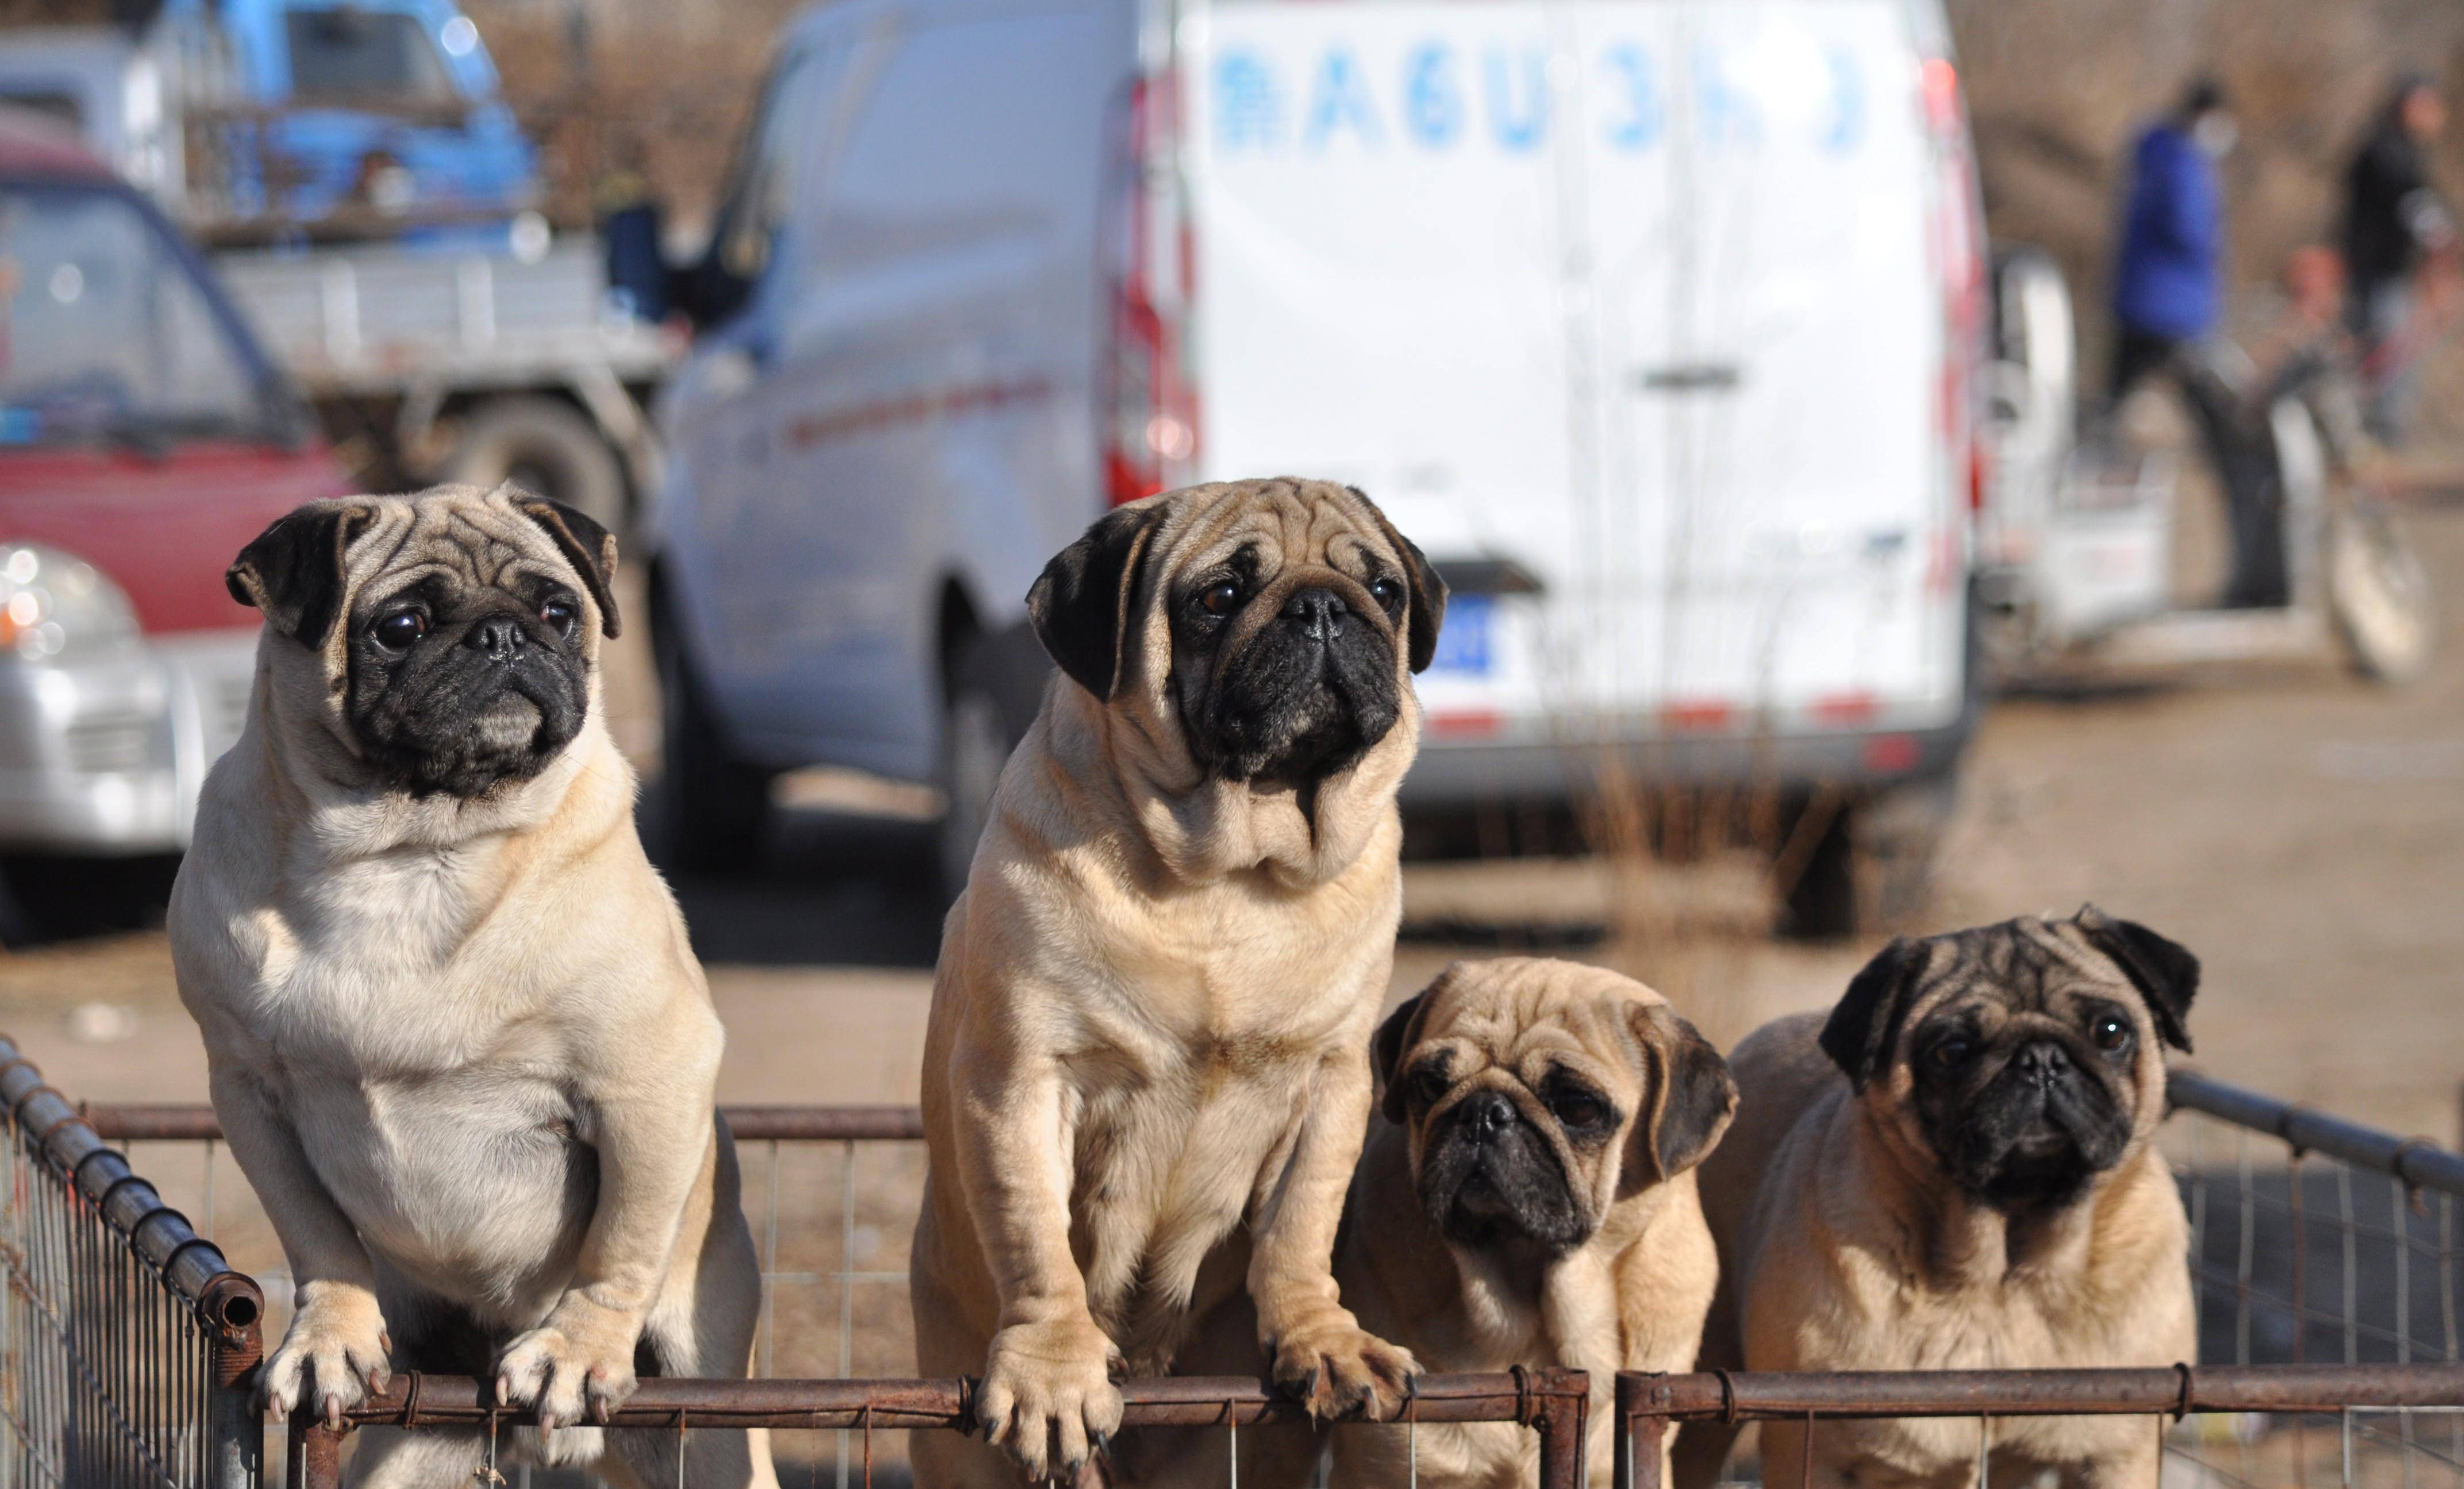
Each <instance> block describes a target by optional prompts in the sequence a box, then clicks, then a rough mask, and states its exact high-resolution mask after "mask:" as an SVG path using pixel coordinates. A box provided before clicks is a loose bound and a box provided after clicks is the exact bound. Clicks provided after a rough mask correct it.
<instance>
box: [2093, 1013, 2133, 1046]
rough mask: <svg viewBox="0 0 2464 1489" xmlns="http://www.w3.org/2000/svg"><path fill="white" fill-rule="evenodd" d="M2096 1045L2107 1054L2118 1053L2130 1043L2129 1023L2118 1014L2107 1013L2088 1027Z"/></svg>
mask: <svg viewBox="0 0 2464 1489" xmlns="http://www.w3.org/2000/svg"><path fill="white" fill-rule="evenodd" d="M2088 1034H2089V1036H2090V1037H2091V1038H2093V1039H2094V1040H2096V1047H2097V1048H2099V1049H2101V1050H2102V1051H2104V1052H2105V1053H2106V1054H2108V1055H2112V1054H2119V1053H2120V1052H2121V1051H2123V1049H2125V1048H2127V1047H2128V1046H2129V1044H2130V1025H2129V1024H2128V1023H2127V1022H2126V1021H2124V1020H2123V1018H2122V1017H2121V1016H2120V1015H2119V1014H2107V1015H2105V1016H2104V1017H2103V1018H2099V1019H2098V1020H2097V1021H2096V1022H2095V1023H2094V1024H2093V1025H2091V1026H2090V1027H2089V1029H2088Z"/></svg>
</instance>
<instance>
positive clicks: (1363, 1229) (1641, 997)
mask: <svg viewBox="0 0 2464 1489" xmlns="http://www.w3.org/2000/svg"><path fill="white" fill-rule="evenodd" d="M1373 1059H1374V1061H1375V1064H1376V1067H1377V1074H1378V1079H1379V1081H1380V1082H1381V1084H1383V1086H1384V1089H1385V1094H1384V1097H1383V1099H1382V1101H1381V1103H1380V1106H1379V1108H1378V1111H1379V1116H1378V1118H1377V1119H1376V1120H1374V1121H1373V1122H1372V1123H1371V1124H1370V1132H1369V1141H1368V1145H1367V1147H1366V1148H1365V1149H1364V1150H1362V1152H1361V1155H1360V1168H1359V1171H1357V1172H1355V1173H1354V1174H1353V1180H1352V1197H1351V1202H1350V1204H1349V1205H1348V1206H1347V1208H1346V1210H1345V1214H1344V1229H1343V1237H1342V1239H1341V1241H1340V1242H1339V1243H1338V1244H1337V1247H1336V1251H1335V1264H1334V1276H1335V1281H1337V1282H1338V1283H1339V1284H1341V1286H1342V1288H1343V1296H1344V1297H1345V1299H1347V1300H1348V1301H1349V1302H1350V1303H1351V1304H1352V1306H1353V1310H1354V1311H1355V1312H1356V1313H1357V1314H1358V1315H1359V1318H1360V1322H1361V1323H1362V1324H1363V1325H1365V1326H1367V1327H1369V1328H1372V1329H1375V1331H1376V1332H1377V1333H1378V1334H1380V1335H1381V1336H1383V1337H1385V1338H1388V1339H1392V1340H1394V1341H1395V1342H1396V1343H1397V1344H1399V1345H1403V1346H1405V1347H1408V1348H1410V1349H1411V1351H1412V1354H1413V1357H1414V1358H1415V1359H1417V1360H1418V1361H1419V1363H1420V1365H1421V1366H1422V1367H1423V1368H1425V1369H1434V1370H1447V1371H1457V1370H1503V1369H1509V1368H1511V1367H1513V1366H1515V1365H1535V1366H1545V1365H1559V1366H1566V1367H1569V1368H1571V1369H1580V1370H1588V1371H1590V1372H1591V1380H1592V1388H1593V1392H1594V1397H1595V1399H1594V1401H1593V1403H1592V1414H1591V1439H1592V1440H1591V1444H1590V1453H1589V1459H1590V1463H1591V1478H1592V1481H1593V1482H1594V1483H1595V1484H1600V1485H1605V1484H1607V1483H1608V1482H1609V1481H1610V1478H1611V1470H1612V1468H1613V1463H1614V1460H1613V1457H1612V1455H1611V1452H1610V1437H1611V1434H1612V1430H1613V1421H1612V1418H1611V1415H1610V1412H1609V1405H1610V1401H1609V1397H1610V1390H1611V1386H1612V1384H1613V1382H1614V1381H1615V1379H1616V1375H1617V1371H1619V1370H1672V1371H1673V1370H1684V1369H1691V1368H1692V1366H1693V1362H1694V1356H1695V1351H1696V1348H1697V1347H1698V1346H1699V1345H1700V1343H1701V1341H1702V1335H1703V1318H1704V1314H1705V1312H1706V1311H1707V1310H1708V1309H1709V1308H1710V1306H1711V1293H1712V1289H1713V1287H1714V1285H1715V1283H1716V1282H1717V1281H1718V1275H1719V1267H1718V1261H1717V1259H1716V1258H1715V1256H1714V1254H1713V1251H1712V1246H1711V1232H1710V1228H1709V1226H1708V1225H1706V1224H1705V1221H1704V1219H1703V1207H1702V1204H1701V1201H1700V1200H1699V1198H1698V1197H1697V1195H1696V1193H1695V1188H1694V1166H1695V1165H1696V1164H1697V1163H1699V1162H1701V1161H1702V1159H1703V1156H1704V1154H1705V1153H1707V1152H1709V1151H1710V1150H1711V1149H1712V1146H1713V1145H1714V1144H1716V1143H1718V1142H1719V1140H1720V1134H1721V1133H1722V1132H1724V1131H1726V1130H1727V1126H1728V1120H1729V1118H1730V1116H1731V1115H1732V1114H1733V1113H1734V1112H1735V1110H1736V1106H1737V1087H1736V1084H1735V1083H1734V1082H1733V1081H1731V1080H1729V1078H1728V1067H1727V1063H1726V1062H1723V1061H1722V1060H1721V1059H1720V1056H1719V1052H1718V1051H1716V1050H1714V1049H1713V1048H1712V1047H1711V1046H1710V1044H1709V1043H1708V1042H1707V1041H1706V1040H1704V1038H1703V1037H1702V1036H1701V1035H1700V1034H1697V1033H1696V1032H1695V1031H1694V1026H1693V1025H1691V1024H1689V1023H1687V1022H1686V1021H1685V1020H1684V1019H1683V1018H1679V1017H1677V1015H1676V1013H1675V1012H1674V1011H1672V1010H1671V1009H1670V1008H1669V1006H1668V1003H1667V1000H1666V999H1664V998H1662V997H1661V996H1660V995H1659V994H1657V993H1655V992H1653V991H1652V990H1651V989H1649V988H1647V987H1644V986H1643V985H1642V984H1641V983H1639V982H1636V981H1634V980H1633V979H1632V978H1629V977H1622V976H1619V975H1618V974H1616V973H1613V972H1609V971H1606V970H1604V969H1602V968H1597V967H1584V966H1578V965H1576V964H1574V963H1572V962H1562V961H1550V960H1545V959H1539V958H1523V957H1512V958H1506V959H1502V960H1496V961H1481V962H1458V963H1456V964H1455V965H1454V966H1452V967H1450V968H1448V969H1447V970H1446V972H1445V973H1444V974H1443V975H1441V976H1440V977H1439V978H1438V980H1437V981H1436V982H1434V983H1432V984H1430V986H1429V989H1428V991H1426V992H1424V993H1422V994H1420V995H1419V996H1417V997H1414V998H1412V999H1411V1000H1410V1001H1408V1002H1406V1003H1404V1004H1403V1005H1402V1006H1401V1007H1399V1008H1397V1009H1396V1010H1395V1012H1394V1013H1393V1014H1391V1015H1389V1016H1388V1018H1387V1019H1386V1022H1385V1023H1384V1024H1383V1025H1381V1026H1380V1027H1379V1029H1378V1031H1377V1039H1376V1044H1375V1053H1374V1056H1373ZM1332 1435H1333V1439H1334V1443H1333V1447H1334V1478H1333V1482H1334V1483H1335V1484H1337V1485H1338V1486H1349V1485H1361V1486H1371V1485H1376V1486H1384V1485H1392V1484H1399V1483H1402V1482H1403V1481H1404V1480H1405V1478H1407V1477H1409V1476H1410V1473H1411V1466H1410V1464H1409V1463H1408V1462H1407V1459H1406V1455H1407V1453H1409V1452H1410V1451H1411V1450H1412V1449H1413V1448H1414V1447H1415V1446H1417V1450H1418V1452H1419V1482H1421V1483H1423V1484H1430V1485H1438V1486H1462V1489H1471V1486H1480V1489H1512V1486H1514V1485H1517V1484H1524V1483H1530V1482H1533V1481H1534V1480H1533V1476H1534V1475H1535V1474H1536V1473H1537V1472H1538V1463H1537V1461H1536V1458H1535V1454H1536V1452H1537V1444H1536V1442H1535V1440H1534V1439H1533V1438H1532V1435H1531V1434H1529V1432H1526V1431H1525V1430H1524V1429H1522V1428H1521V1427H1518V1426H1516V1425H1514V1424H1513V1423H1511V1422H1483V1423H1468V1424H1464V1425H1461V1426H1444V1427H1441V1426H1428V1427H1422V1428H1419V1430H1418V1432H1417V1434H1416V1435H1417V1437H1418V1442H1417V1444H1414V1443H1412V1442H1411V1441H1410V1440H1409V1439H1408V1438H1407V1436H1406V1434H1404V1433H1403V1432H1401V1431H1399V1430H1397V1429H1396V1428H1393V1427H1381V1428H1375V1429H1363V1428H1348V1429H1345V1430H1343V1431H1341V1432H1337V1433H1335V1434H1332Z"/></svg>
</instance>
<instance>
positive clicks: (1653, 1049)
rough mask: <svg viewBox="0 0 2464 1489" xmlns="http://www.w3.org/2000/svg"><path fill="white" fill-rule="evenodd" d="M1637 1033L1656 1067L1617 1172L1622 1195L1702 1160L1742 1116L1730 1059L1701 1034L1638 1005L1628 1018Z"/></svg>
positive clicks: (1648, 1006)
mask: <svg viewBox="0 0 2464 1489" xmlns="http://www.w3.org/2000/svg"><path fill="white" fill-rule="evenodd" d="M1629 1017H1630V1018H1632V1019H1633V1026H1634V1035H1635V1038H1636V1039H1637V1040H1639V1041H1640V1043H1641V1045H1642V1047H1643V1049H1644V1050H1645V1051H1646V1052H1647V1053H1646V1055H1645V1059H1646V1060H1647V1061H1648V1062H1650V1063H1651V1064H1652V1065H1653V1066H1654V1067H1655V1068H1653V1069H1652V1070H1650V1071H1648V1072H1646V1074H1647V1075H1648V1076H1649V1077H1650V1081H1651V1086H1652V1088H1651V1090H1650V1091H1649V1092H1648V1094H1647V1095H1646V1096H1645V1098H1644V1099H1645V1100H1646V1101H1647V1102H1649V1103H1650V1105H1649V1106H1648V1108H1647V1109H1645V1110H1644V1111H1643V1112H1642V1113H1640V1114H1639V1116H1638V1117H1637V1118H1636V1119H1635V1124H1634V1130H1633V1132H1632V1134H1631V1135H1630V1136H1628V1137H1627V1139H1626V1152H1625V1159H1624V1163H1623V1167H1622V1168H1621V1169H1620V1170H1619V1171H1618V1174H1617V1194H1618V1196H1619V1197H1620V1198H1622V1197H1624V1196H1626V1195H1629V1194H1635V1193H1640V1192H1642V1191H1643V1190H1645V1189H1648V1188H1650V1187H1651V1186H1652V1185H1654V1184H1664V1183H1666V1182H1667V1181H1668V1180H1670V1179H1673V1178H1675V1177H1676V1176H1677V1175H1679V1174H1681V1173H1683V1172H1684V1171H1686V1170H1688V1169H1690V1168H1692V1167H1694V1166H1695V1165H1696V1164H1698V1163H1701V1162H1702V1161H1703V1160H1704V1159H1705V1158H1706V1157H1708V1156H1709V1155H1710V1152H1711V1150H1712V1149H1713V1148H1715V1147H1717V1146H1718V1145H1719V1142H1720V1134H1722V1133H1724V1132H1726V1131H1727V1130H1728V1123H1729V1122H1730V1120H1732V1119H1733V1118H1734V1117H1735V1116H1736V1114H1737V1083H1736V1080H1735V1078H1734V1077H1732V1076H1730V1075H1729V1074H1728V1062H1727V1061H1725V1060H1722V1059H1721V1058H1720V1052H1719V1051H1718V1050H1716V1049H1713V1048H1712V1047H1711V1041H1710V1040H1706V1039H1705V1038H1703V1035H1702V1033H1701V1031H1699V1030H1697V1029H1696V1028H1695V1027H1694V1026H1693V1025H1692V1024H1690V1023H1687V1022H1686V1021H1685V1020H1684V1019H1683V1018H1679V1017H1677V1015H1676V1014H1674V1013H1672V1012H1670V1011H1669V1010H1668V1009H1666V1008H1662V1007H1659V1006H1657V1005H1653V1004H1645V1003H1637V1004H1635V1005H1634V1008H1633V1012H1632V1014H1631V1015H1630V1016H1629Z"/></svg>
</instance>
